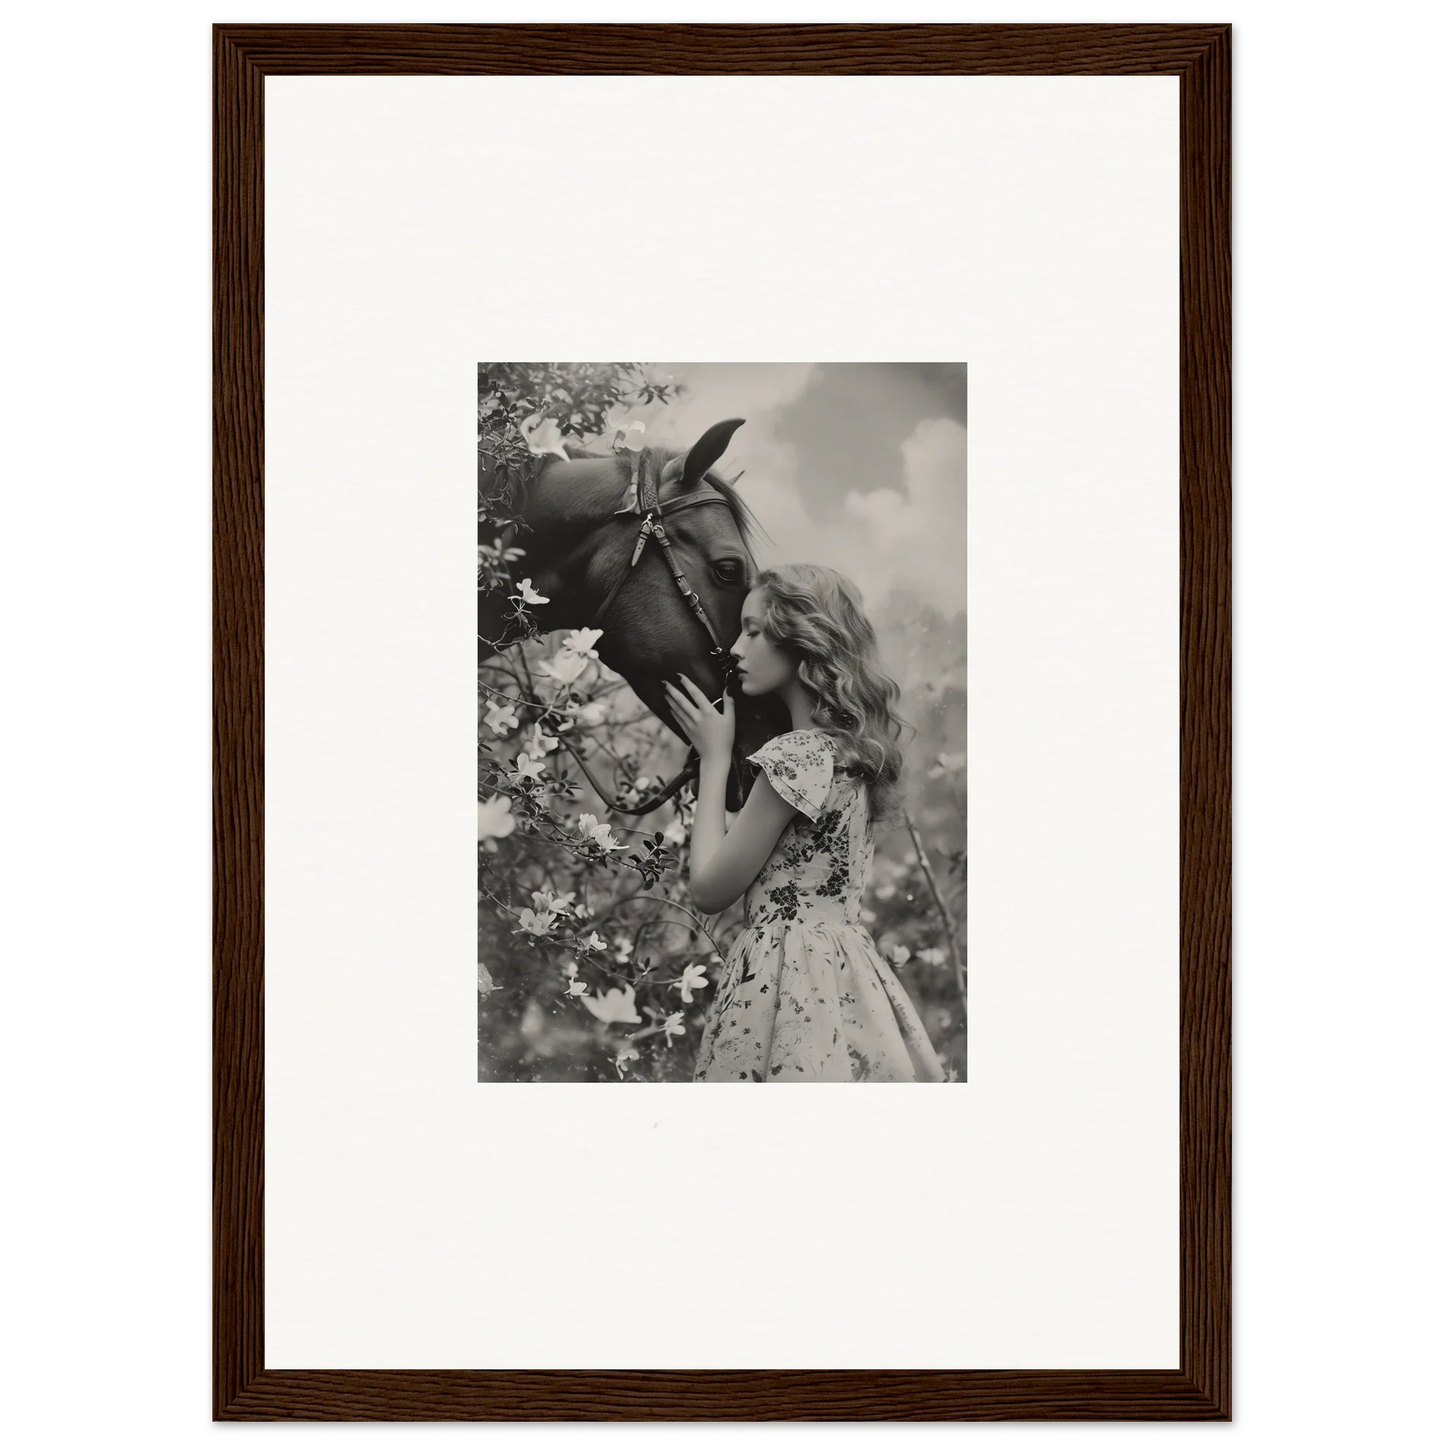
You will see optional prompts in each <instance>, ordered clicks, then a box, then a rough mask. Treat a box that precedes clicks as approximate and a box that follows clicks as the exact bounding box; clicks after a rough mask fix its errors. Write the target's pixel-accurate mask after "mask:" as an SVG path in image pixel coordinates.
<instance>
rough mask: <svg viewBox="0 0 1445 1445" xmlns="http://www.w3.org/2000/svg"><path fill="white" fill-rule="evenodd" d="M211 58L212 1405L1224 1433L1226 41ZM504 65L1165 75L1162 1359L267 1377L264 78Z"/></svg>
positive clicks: (479, 1416) (652, 42) (1132, 36)
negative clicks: (1175, 978)
mask: <svg viewBox="0 0 1445 1445" xmlns="http://www.w3.org/2000/svg"><path fill="white" fill-rule="evenodd" d="M213 43H214V67H215V68H214V79H215V91H214V106H215V110H214V126H215V130H214V163H215V164H214V205H215V210H214V226H215V230H214V283H213V284H214V583H213V597H214V648H215V653H214V666H215V675H214V809H215V811H214V835H213V836H214V878H213V893H214V970H215V973H214V1048H215V1054H214V1102H213V1108H214V1189H215V1192H214V1206H213V1208H214V1271H215V1274H214V1339H213V1360H214V1395H213V1405H214V1417H215V1418H216V1419H218V1420H266V1419H273V1420H274V1419H315V1420H359V1419H373V1420H640V1419H647V1420H885V1419H886V1420H1005V1419H1016V1420H1024V1419H1048V1420H1109V1419H1137V1420H1144V1419H1153V1420H1224V1419H1228V1418H1230V1214H1229V1199H1230V1192H1229V1191H1230V1033H1229V997H1230V772H1229V769H1230V693H1229V677H1230V671H1229V669H1230V514H1229V485H1230V480H1229V479H1230V471H1229V468H1230V434H1229V397H1230V389H1229V387H1230V252H1229V246H1230V114H1229V97H1230V90H1229V87H1230V28H1229V27H1228V26H1227V25H902V26H891V25H757V26H753V25H678V26H654V25H605V26H604V25H596V26H593V25H535V26H534V25H476V26H471V25H394V26H393V25H370V26H367V25H356V26H351V25H316V26H309V25H278V26H266V25H217V26H215V27H214V31H213ZM523 73H525V74H539V73H553V74H652V73H656V74H671V75H721V74H756V75H768V74H778V75H781V74H787V75H797V74H817V75H827V74H860V73H867V74H912V75H1157V76H1177V77H1179V80H1180V134H1179V145H1180V152H1179V154H1180V256H1179V264H1180V473H1179V475H1180V514H1179V515H1180V579H1179V583H1180V654H1179V667H1180V672H1179V679H1180V744H1181V748H1180V759H1181V768H1180V780H1179V781H1180V838H1179V847H1180V854H1179V860H1180V871H1179V879H1180V940H1179V944H1180V953H1179V965H1180V976H1179V977H1180V990H1179V1004H1180V1017H1179V1029H1180V1033H1179V1040H1180V1054H1179V1067H1180V1117H1179V1130H1180V1133H1179V1142H1180V1179H1179V1189H1180V1194H1179V1202H1180V1318H1179V1341H1180V1360H1181V1362H1182V1367H1181V1368H1179V1369H1177V1370H841V1371H830V1370H525V1371H518V1370H497V1371H490V1370H274V1369H272V1370H268V1369H266V1368H264V1366H263V1308H262V1304H263V1268H262V1265H263V1237H262V1223H263V1212H262V1206H263V1189H264V1133H263V1129H264V1115H263V1069H264V1058H263V1047H262V1021H263V996H264V959H263V939H264V926H263V924H264V888H263V882H264V857H265V848H264V842H265V840H264V810H263V796H264V793H263V788H264V759H263V741H264V735H263V716H264V714H263V705H264V698H263V664H264V655H263V654H264V595H263V576H264V560H265V559H264V533H263V515H264V485H263V470H262V456H263V452H262V439H263V429H264V409H263V408H264V400H263V361H262V358H263V340H264V332H263V244H262V215H263V191H264V183H265V177H264V162H263V129H264V121H265V116H264V97H263V81H264V78H265V77H266V76H268V75H492V74H495V75H504V74H523Z"/></svg>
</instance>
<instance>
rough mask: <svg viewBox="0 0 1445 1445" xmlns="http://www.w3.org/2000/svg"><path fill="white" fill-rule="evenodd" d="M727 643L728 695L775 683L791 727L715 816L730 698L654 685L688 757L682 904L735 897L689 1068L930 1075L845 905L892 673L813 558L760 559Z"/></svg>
mask: <svg viewBox="0 0 1445 1445" xmlns="http://www.w3.org/2000/svg"><path fill="white" fill-rule="evenodd" d="M732 654H733V656H734V657H735V658H737V660H738V685H739V686H740V687H741V689H742V691H743V692H744V693H745V694H746V695H747V696H748V697H760V696H762V695H764V694H766V693H770V692H776V693H777V694H778V695H779V696H780V697H781V698H782V699H783V700H784V701H785V702H786V703H787V705H788V711H789V712H790V713H791V714H792V723H793V729H794V730H793V731H792V732H788V733H784V734H783V735H782V736H781V737H776V738H773V739H772V741H771V742H769V743H766V744H765V745H764V746H763V747H762V748H760V749H759V750H758V751H757V752H755V753H754V754H752V756H751V758H750V759H749V761H751V762H754V763H757V764H758V766H759V767H760V768H761V769H762V772H761V773H760V774H759V776H758V778H757V781H756V782H755V783H754V784H753V789H752V792H751V793H749V794H748V800H747V802H746V804H745V805H744V806H743V809H742V811H741V812H740V813H739V814H738V815H737V817H736V819H735V820H734V822H733V824H732V826H731V827H728V826H727V823H726V815H725V812H724V808H723V798H724V792H725V788H726V784H727V775H728V764H729V760H730V757H731V754H732V744H733V702H732V698H731V697H730V696H728V695H726V694H724V697H723V707H722V711H721V712H719V711H718V710H717V708H716V707H714V706H713V705H712V704H711V703H710V702H709V700H708V699H707V698H706V697H705V696H704V695H703V693H702V692H701V691H700V690H699V689H698V688H697V687H696V686H694V685H693V684H692V683H691V682H690V681H689V680H687V679H682V680H681V681H682V683H683V688H685V689H686V690H685V691H683V690H680V689H678V688H676V687H673V686H671V685H670V684H669V686H668V702H669V703H670V705H671V707H672V710H673V713H674V715H675V716H676V718H677V720H678V722H679V724H680V725H681V726H682V728H683V730H684V731H685V732H686V733H687V735H688V738H689V740H690V741H691V742H692V745H693V747H695V748H696V749H697V753H698V757H699V759H700V761H701V772H700V776H699V780H698V794H697V810H696V816H695V820H694V823H693V834H692V850H691V859H690V863H691V890H692V898H693V902H694V903H695V904H696V905H697V907H698V908H699V909H701V910H702V911H703V912H705V913H719V912H721V911H722V910H723V909H724V908H726V907H727V906H728V905H729V904H731V903H733V902H735V901H736V900H737V899H738V898H739V897H742V896H743V895H744V894H746V913H747V926H746V927H745V928H744V930H743V932H742V933H740V934H739V935H738V937H737V940H736V941H735V942H734V944H733V946H732V948H731V950H730V951H729V953H728V957H727V962H726V964H725V966H724V970H723V976H722V978H721V980H720V982H719V984H718V990H717V995H716V997H715V998H714V1000H713V1002H712V1007H711V1009H710V1010H709V1013H708V1018H707V1022H706V1024H705V1026H704V1028H703V1036H702V1042H701V1044H700V1046H699V1049H698V1058H697V1067H696V1069H695V1071H694V1073H693V1078H694V1080H699V1081H719V1082H724V1081H726V1082H732V1081H746V1082H750V1083H761V1084H766V1083H798V1082H803V1081H805V1080H806V1081H820V1080H821V1081H829V1082H844V1083H846V1082H850V1081H859V1082H865V1081H866V1082H870V1083H874V1082H877V1083H882V1082H899V1081H908V1080H922V1081H927V1082H938V1081H941V1080H942V1078H943V1067H942V1065H941V1064H940V1063H939V1061H938V1057H937V1055H936V1054H935V1053H934V1051H933V1048H932V1046H931V1045H930V1044H929V1042H928V1035H927V1034H926V1033H925V1032H924V1029H923V1024H922V1022H921V1020H920V1019H919V1017H918V1013H917V1010H915V1008H914V1007H913V1004H912V1001H911V1000H910V999H909V997H908V995H907V993H906V992H904V989H903V985H902V984H901V983H899V981H898V979H897V978H896V977H895V976H894V974H893V972H892V970H891V969H890V968H889V967H888V965H887V964H886V963H884V961H883V959H882V958H881V957H879V954H878V949H877V947H876V946H875V944H874V942H873V939H872V937H871V936H870V934H869V933H868V930H867V929H866V928H864V926H863V924H862V922H861V921H860V918H859V914H860V910H861V907H862V898H863V884H864V880H865V878H866V876H867V871H868V865H869V863H870V862H871V861H872V857H873V824H874V822H875V821H877V820H879V819H881V818H885V817H887V816H888V815H889V814H890V813H891V812H892V811H893V810H894V808H895V807H896V801H897V793H898V775H899V771H900V768H901V764H902V754H901V751H900V749H899V747H898V741H897V739H898V734H899V731H900V723H899V719H898V717H897V715H896V714H895V713H894V711H893V703H894V702H895V701H896V699H897V697H898V686H897V684H896V683H894V682H893V681H891V680H890V679H889V678H887V677H886V676H885V675H884V674H883V672H882V671H881V670H880V668H879V665H878V654H877V643H876V640H875V638H874V634H873V628H872V627H871V626H870V625H869V623H868V619H867V618H866V617H864V616H863V612H862V609H861V605H860V600H859V596H858V593H857V591H856V589H855V588H854V587H853V585H852V583H850V582H849V581H848V580H847V579H846V578H844V577H841V576H839V574H838V573H836V572H834V571H832V570H831V569H830V568H827V567H812V566H802V565H797V566H789V567H775V568H773V569H771V570H770V571H767V572H764V573H763V574H762V575H761V576H760V577H759V578H758V581H757V585H756V586H755V587H754V588H753V590H752V591H751V592H750V593H749V594H748V597H747V601H746V602H745V603H744V604H743V615H742V635H741V636H740V637H739V638H738V640H737V642H736V643H735V644H734V645H733V648H732Z"/></svg>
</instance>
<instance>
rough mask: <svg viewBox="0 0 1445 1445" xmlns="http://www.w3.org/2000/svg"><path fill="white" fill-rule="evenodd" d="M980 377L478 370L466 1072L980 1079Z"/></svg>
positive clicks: (571, 1076) (783, 370)
mask: <svg viewBox="0 0 1445 1445" xmlns="http://www.w3.org/2000/svg"><path fill="white" fill-rule="evenodd" d="M967 438H968V404H967V367H966V365H965V364H964V363H962V362H960V363H936V362H928V363H896V362H895V363H878V364H869V363H817V364H792V363H786V364H784V363H686V364H679V363H674V364H662V363H521V362H508V363H495V362H483V363H480V364H479V365H478V368H477V463H478V471H477V477H478V482H477V594H478V610H477V662H478V666H477V1078H478V1081H479V1082H612V1083H617V1082H628V1083H631V1082H656V1083H681V1082H698V1083H712V1082H719V1083H727V1082H742V1083H849V1082H852V1083H913V1082H918V1083H944V1082H951V1083H962V1082H966V1081H967V1079H968V929H967V923H968V908H967V899H968V828H967V818H968V810H967V798H968V746H967V700H968V685H967V660H968V647H967Z"/></svg>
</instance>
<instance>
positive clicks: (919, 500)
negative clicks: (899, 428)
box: [843, 417, 968, 616]
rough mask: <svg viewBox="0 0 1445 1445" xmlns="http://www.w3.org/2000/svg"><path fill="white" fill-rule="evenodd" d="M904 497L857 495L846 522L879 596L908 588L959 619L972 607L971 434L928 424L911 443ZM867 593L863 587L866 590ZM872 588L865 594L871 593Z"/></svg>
mask: <svg viewBox="0 0 1445 1445" xmlns="http://www.w3.org/2000/svg"><path fill="white" fill-rule="evenodd" d="M903 486H904V490H903V492H901V493H899V492H895V491H892V490H881V491H874V492H849V493H848V495H847V497H845V498H844V500H843V512H844V515H845V517H846V518H847V519H848V521H849V522H851V523H852V524H853V525H854V527H855V528H856V529H858V531H859V533H860V536H859V540H860V541H863V542H865V543H866V552H867V555H868V556H869V557H870V558H872V559H874V560H873V565H872V567H871V569H870V570H871V572H872V573H873V574H874V577H875V580H874V590H876V589H877V588H878V587H879V586H880V585H881V584H882V582H883V579H884V578H885V577H886V578H887V579H888V582H889V583H890V584H891V583H895V582H904V583H906V584H907V585H909V586H911V587H912V588H913V589H914V590H915V591H917V592H918V593H919V594H920V595H922V596H923V597H924V598H926V599H927V600H928V601H930V602H932V603H933V604H934V605H935V606H936V607H938V609H939V610H940V611H942V612H943V613H945V614H946V615H949V616H953V615H956V614H957V613H959V612H962V611H964V610H966V608H967V606H968V433H967V432H966V431H965V430H964V429H963V427H961V426H960V425H959V424H958V423H957V422H956V421H952V420H950V419H948V418H946V417H932V418H930V419H929V420H927V421H921V422H919V423H918V425H917V426H916V427H915V428H914V429H913V432H912V434H911V435H910V436H909V437H908V438H907V439H906V440H905V441H904V443H903ZM859 585H860V586H862V582H861V580H860V583H859ZM867 590H869V589H865V592H866V591H867Z"/></svg>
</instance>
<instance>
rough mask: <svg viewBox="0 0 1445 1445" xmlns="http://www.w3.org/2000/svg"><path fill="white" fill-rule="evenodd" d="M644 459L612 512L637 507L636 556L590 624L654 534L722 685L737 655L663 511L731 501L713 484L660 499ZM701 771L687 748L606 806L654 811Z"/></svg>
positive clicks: (635, 461) (637, 460) (638, 456)
mask: <svg viewBox="0 0 1445 1445" xmlns="http://www.w3.org/2000/svg"><path fill="white" fill-rule="evenodd" d="M642 459H643V454H642V452H640V451H639V452H635V453H633V457H632V480H631V483H630V485H629V486H628V489H627V502H626V504H625V505H624V506H622V507H619V508H618V509H617V511H616V512H615V513H614V514H613V515H614V516H623V515H627V514H632V515H635V514H637V513H639V512H640V513H641V514H642V524H641V526H639V528H638V529H637V541H636V544H635V545H634V546H633V548H632V558H631V560H630V561H629V562H628V564H627V566H626V567H624V568H623V569H622V571H621V573H619V575H618V578H617V581H615V582H614V583H613V584H612V589H611V591H609V592H608V594H607V596H606V597H604V598H603V599H602V605H601V606H600V607H599V608H598V609H597V611H596V613H594V614H593V617H592V621H591V622H590V623H589V624H588V626H589V627H596V626H598V625H599V624H600V623H601V621H602V619H603V618H604V617H605V616H606V615H607V612H608V609H609V608H611V606H612V604H613V603H614V602H615V601H616V600H617V594H618V593H619V592H621V591H622V587H623V584H624V583H625V582H626V581H627V579H628V578H629V577H631V576H632V574H633V572H634V571H635V570H636V568H637V564H638V563H639V562H640V561H641V560H642V554H643V551H644V550H645V549H646V547H647V542H648V539H649V538H652V539H653V540H655V541H656V542H657V544H658V546H659V547H661V548H662V556H663V559H664V561H666V563H667V567H668V571H670V572H671V573H672V580H673V582H674V583H675V584H676V585H677V590H678V591H679V592H681V593H682V596H683V600H684V601H685V602H686V603H687V605H688V607H689V608H691V610H692V613H693V615H694V616H695V617H696V618H697V620H698V621H699V622H701V623H702V625H703V628H704V629H705V630H706V632H707V635H708V638H709V639H710V640H711V642H712V648H711V656H712V658H713V661H714V662H716V663H717V665H718V667H719V668H720V669H721V670H722V675H723V683H724V686H726V684H727V682H728V680H729V678H731V676H732V673H733V669H734V667H735V666H736V664H735V663H734V661H733V656H732V654H731V653H730V652H729V651H728V649H727V648H726V647H725V646H724V645H723V641H722V639H721V638H720V637H719V636H718V635H717V630H716V629H715V628H714V627H713V625H712V619H711V618H710V617H709V616H708V615H707V609H706V608H704V607H703V605H702V599H701V598H700V597H699V596H698V595H697V593H696V592H694V591H693V589H692V587H691V586H689V584H688V580H687V577H686V576H685V575H684V573H683V570H682V568H681V567H680V566H679V565H678V561H677V557H676V556H675V555H674V553H673V550H672V539H671V538H670V537H669V536H668V535H667V531H666V529H665V528H664V527H663V525H662V518H663V516H664V515H669V514H671V513H673V512H680V511H682V510H683V508H684V507H700V506H704V505H706V504H708V503H716V504H717V505H719V506H724V507H725V506H726V505H727V502H726V500H725V499H724V498H723V497H722V495H721V494H720V493H718V492H714V491H712V490H711V489H709V490H708V491H705V492H704V491H697V492H689V493H688V494H687V495H686V496H683V497H673V498H671V499H670V500H669V501H666V502H662V501H659V500H658V496H657V480H656V478H655V477H654V476H653V473H652V469H651V468H650V467H644V466H643V464H642ZM561 741H563V742H564V743H565V742H566V739H565V738H564V739H561ZM567 751H568V752H570V753H571V754H572V756H573V757H574V758H576V759H577V766H578V767H580V768H581V769H582V772H583V774H584V776H585V777H586V779H587V781H588V782H589V783H591V784H592V786H593V788H594V789H595V790H596V792H597V795H598V797H600V798H602V799H603V800H604V801H606V799H607V794H606V793H604V792H603V791H602V789H601V787H600V786H599V785H598V782H597V780H596V779H595V778H594V777H593V776H592V774H591V773H590V772H589V771H588V770H587V766H586V764H585V763H583V761H582V759H581V758H580V757H579V756H578V754H577V752H576V750H575V749H574V748H573V747H572V746H571V744H570V743H569V744H567ZM697 771H698V762H697V758H696V755H695V754H693V753H691V752H689V754H688V759H687V761H686V762H685V763H684V764H683V766H682V771H681V772H679V773H678V774H677V775H676V776H675V777H674V778H673V779H672V780H671V781H670V782H668V783H667V784H665V785H664V786H663V788H662V789H661V790H660V791H659V792H658V793H656V794H655V795H653V796H650V797H646V798H644V799H643V800H642V802H641V803H638V804H636V805H634V806H632V807H630V808H629V807H623V806H622V804H621V803H618V802H615V801H613V802H609V803H608V805H607V806H608V807H609V808H611V809H612V811H613V812H615V813H627V814H633V815H636V814H639V813H650V812H652V810H653V809H654V808H656V807H659V806H660V805H661V804H663V803H665V802H666V801H667V800H668V799H669V798H671V797H672V796H673V795H674V794H675V793H677V792H678V791H679V790H680V789H681V787H682V785H683V784H684V783H685V782H687V780H688V779H689V778H691V777H694V776H695V775H696V774H697Z"/></svg>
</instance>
